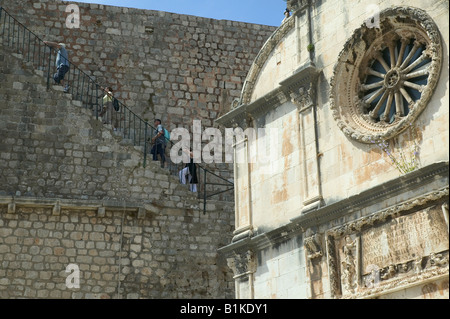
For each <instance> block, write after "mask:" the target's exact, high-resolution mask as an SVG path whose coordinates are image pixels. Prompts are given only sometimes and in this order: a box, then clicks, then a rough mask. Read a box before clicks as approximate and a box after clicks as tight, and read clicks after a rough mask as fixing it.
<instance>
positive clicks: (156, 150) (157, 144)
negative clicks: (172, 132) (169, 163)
mask: <svg viewBox="0 0 450 319" xmlns="http://www.w3.org/2000/svg"><path fill="white" fill-rule="evenodd" d="M154 124H155V127H156V129H155V136H154V137H153V138H152V144H153V147H152V150H151V151H150V153H151V154H153V160H154V161H157V160H158V154H159V156H160V157H161V167H164V163H165V161H166V156H165V152H166V139H165V137H164V127H163V126H162V125H161V120H160V119H156V120H155V122H154Z"/></svg>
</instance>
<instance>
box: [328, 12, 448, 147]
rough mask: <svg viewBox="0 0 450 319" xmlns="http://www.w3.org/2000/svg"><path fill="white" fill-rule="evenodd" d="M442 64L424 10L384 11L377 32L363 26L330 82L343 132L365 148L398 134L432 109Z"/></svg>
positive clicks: (341, 56) (433, 30) (435, 35)
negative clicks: (430, 106) (425, 111)
mask: <svg viewBox="0 0 450 319" xmlns="http://www.w3.org/2000/svg"><path fill="white" fill-rule="evenodd" d="M441 64H442V46H441V40H440V34H439V31H438V29H437V27H436V25H435V24H434V22H433V21H432V20H431V18H430V17H429V16H428V15H427V14H426V13H425V11H422V10H420V9H417V8H404V7H397V8H389V9H386V10H384V11H382V12H381V13H380V19H379V27H376V28H375V27H368V26H366V25H363V26H361V28H359V29H357V30H356V31H355V32H354V34H353V36H352V37H351V38H350V39H349V40H348V41H347V42H346V44H345V46H344V49H343V50H342V51H341V53H340V54H339V57H338V62H337V63H336V66H335V68H334V74H333V78H332V80H331V87H332V90H331V109H332V110H333V116H334V118H335V120H336V121H337V122H338V126H339V128H340V129H341V130H342V131H343V132H344V133H345V134H346V135H348V136H349V137H351V138H353V139H355V140H358V141H360V142H364V143H370V142H371V141H373V140H378V139H389V138H392V137H394V136H395V135H397V134H399V133H400V132H401V131H403V130H404V129H406V128H407V127H408V124H410V123H412V122H413V121H415V120H416V118H417V117H418V116H419V115H420V113H421V112H422V111H423V110H424V108H425V107H426V105H427V104H428V102H429V100H430V98H431V96H432V93H433V91H434V88H435V86H436V83H437V80H438V78H439V74H440V69H441Z"/></svg>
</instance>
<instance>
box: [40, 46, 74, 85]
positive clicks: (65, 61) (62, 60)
mask: <svg viewBox="0 0 450 319" xmlns="http://www.w3.org/2000/svg"><path fill="white" fill-rule="evenodd" d="M44 43H45V44H46V45H48V46H50V47H52V48H54V49H56V50H58V54H57V55H56V73H55V74H54V75H53V80H54V81H55V83H56V84H61V85H63V86H64V76H65V75H66V73H67V71H69V56H68V54H67V50H66V47H65V45H64V43H56V42H51V41H44ZM68 91H69V84H66V85H65V86H64V92H65V93H67V92H68Z"/></svg>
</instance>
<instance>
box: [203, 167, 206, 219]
mask: <svg viewBox="0 0 450 319" xmlns="http://www.w3.org/2000/svg"><path fill="white" fill-rule="evenodd" d="M205 214H206V170H205V169H203V215H205Z"/></svg>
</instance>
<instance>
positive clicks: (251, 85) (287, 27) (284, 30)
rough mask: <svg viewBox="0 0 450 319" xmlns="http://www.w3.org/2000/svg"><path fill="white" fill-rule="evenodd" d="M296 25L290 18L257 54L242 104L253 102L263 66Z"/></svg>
mask: <svg viewBox="0 0 450 319" xmlns="http://www.w3.org/2000/svg"><path fill="white" fill-rule="evenodd" d="M294 27H295V20H294V19H288V20H287V21H286V22H285V23H283V24H282V25H281V26H280V27H279V28H278V29H277V30H276V31H275V32H274V33H273V34H272V35H271V36H270V38H269V39H268V40H267V41H266V43H265V44H264V46H263V47H262V49H261V51H259V53H258V55H257V56H256V58H255V61H254V62H253V64H252V66H251V67H250V70H249V72H248V74H247V78H246V80H245V82H244V86H243V88H242V93H241V98H240V104H249V103H250V102H251V97H252V94H253V91H254V89H255V83H256V80H257V78H258V75H259V73H260V72H261V69H262V67H263V66H264V65H265V63H266V62H267V59H268V58H269V56H270V54H271V53H272V51H273V50H274V48H275V47H276V46H277V45H278V43H279V42H280V41H281V39H283V38H284V37H285V36H286V35H287V34H288V33H289V32H290V31H291V30H292V29H293V28H294Z"/></svg>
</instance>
